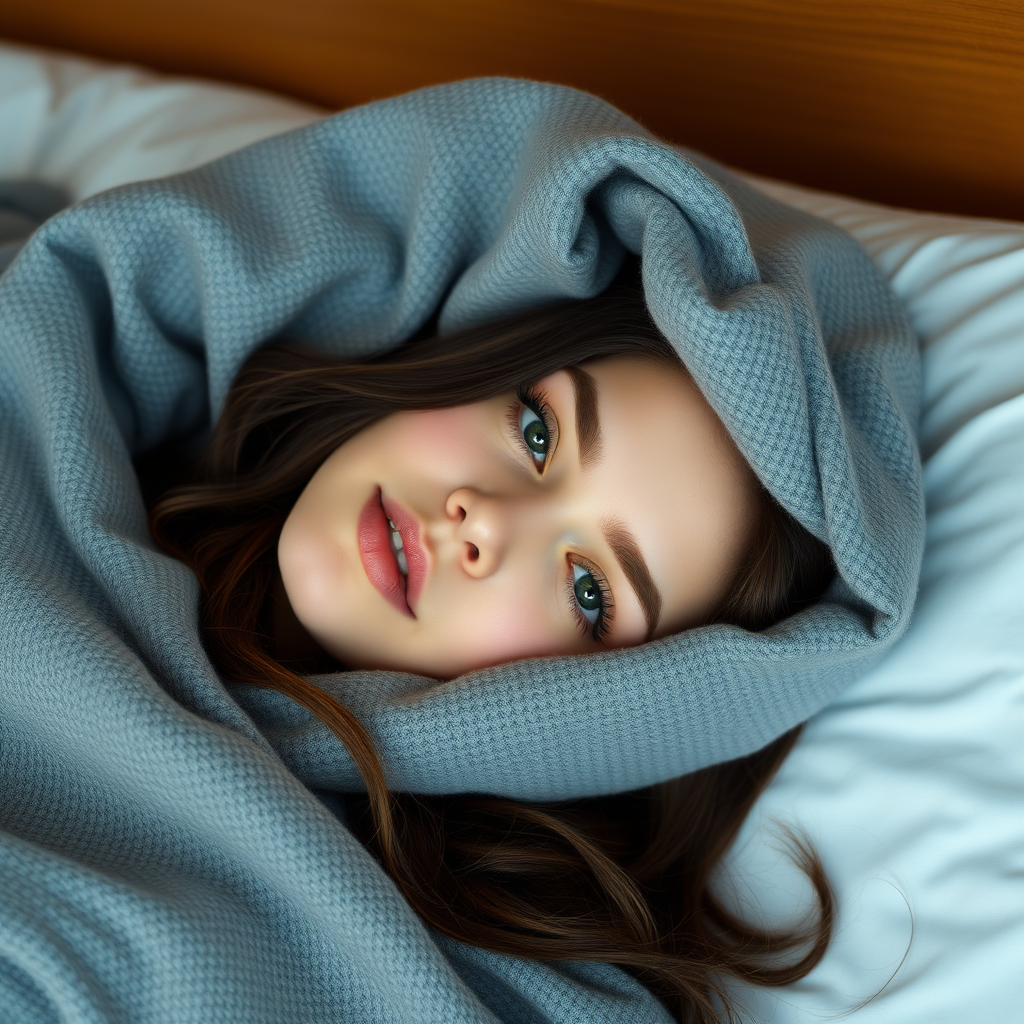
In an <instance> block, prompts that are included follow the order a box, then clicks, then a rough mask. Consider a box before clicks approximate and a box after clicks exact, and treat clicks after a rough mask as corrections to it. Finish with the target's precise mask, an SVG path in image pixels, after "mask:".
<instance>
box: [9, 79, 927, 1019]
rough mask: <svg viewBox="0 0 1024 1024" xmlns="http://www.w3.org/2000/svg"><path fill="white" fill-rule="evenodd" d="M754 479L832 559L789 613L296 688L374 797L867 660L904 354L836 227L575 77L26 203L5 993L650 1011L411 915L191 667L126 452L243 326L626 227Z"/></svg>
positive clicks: (875, 633) (682, 717) (205, 380)
mask: <svg viewBox="0 0 1024 1024" xmlns="http://www.w3.org/2000/svg"><path fill="white" fill-rule="evenodd" d="M630 252H632V253H636V254H639V255H640V257H641V259H642V267H643V280H644V288H645V292H646V295H647V299H648V303H649V306H650V309H651V312H652V314H653V315H654V317H655V319H656V321H657V322H658V324H659V326H660V327H661V329H662V331H663V332H664V334H665V335H666V337H668V338H669V340H670V341H671V342H672V343H673V344H674V345H675V346H676V347H677V349H678V351H679V352H680V354H681V355H682V356H683V358H684V360H685V361H686V363H687V365H688V367H689V368H690V370H691V372H692V374H693V376H694V378H695V379H696V380H697V382H698V383H699V384H700V386H701V388H702V389H703V391H704V392H705V394H706V395H707V397H708V399H709V400H710V401H711V403H712V405H713V406H714V408H715V409H716V410H717V412H718V413H719V415H720V416H721V417H722V419H723V420H724V421H725V423H726V424H727V426H728V427H729V429H730V431H731V432H732V434H733V436H734V438H735V439H736V441H737V444H738V445H739V447H740V448H741V450H742V451H743V452H744V454H745V455H746V456H747V458H748V459H749V461H750V462H751V464H752V465H753V466H754V468H755V470H756V471H757V473H758V475H759V476H760V477H761V479H762V480H763V481H764V482H765V483H766V484H767V485H768V486H769V488H770V489H771V490H772V492H773V493H774V494H775V495H776V497H777V498H778V499H779V500H780V501H782V502H783V504H785V505H786V507H787V508H789V510H790V511H791V512H792V513H793V514H794V515H796V516H797V518H798V519H800V521H801V522H802V523H804V525H805V526H807V527H808V528H809V529H810V530H811V531H812V532H814V533H815V534H816V535H817V536H819V537H821V538H822V539H824V540H826V541H827V542H828V543H829V544H830V546H831V548H832V551H833V554H834V556H835V560H836V563H837V566H838V569H839V575H838V578H837V580H836V582H835V583H834V584H833V586H832V588H831V589H830V591H829V593H828V594H827V595H826V599H825V600H823V601H822V602H821V603H820V604H819V605H818V606H816V607H815V608H813V609H809V610H806V611H804V612H802V613H800V614H799V615H797V616H794V617H793V618H791V619H789V620H787V621H786V622H783V623H780V624H779V625H778V626H776V627H774V628H772V629H770V630H768V631H766V632H765V633H762V634H758V635H751V634H748V633H745V632H743V631H741V630H738V629H735V628H731V627H726V626H715V627H708V628H705V629H701V630H695V631H692V632H690V633H687V634H681V635H679V636H675V637H668V638H665V639H663V640H660V641H656V642H654V643H651V644H648V645H645V646H643V647H640V648H635V649H632V650H628V651H615V652H609V653H607V654H601V655H591V656H587V657H586V658H580V657H576V658H557V659H543V660H534V661H526V662H519V663H516V664H513V665H507V666H500V667H497V668H493V669H488V670H484V671H481V672H477V673H474V674H472V675H470V676H466V677H463V678H460V679H457V680H453V681H450V682H446V683H437V682H436V681H433V680H428V679H423V678H419V677H415V676H410V675H401V674H397V673H384V672H350V673H341V674H337V675H333V676H322V677H318V679H317V682H318V685H321V686H322V687H323V688H324V689H326V690H328V691H329V692H331V693H333V694H334V695H336V696H337V697H339V699H341V700H342V701H344V702H345V703H346V704H347V705H348V706H349V707H350V708H352V710H353V711H355V712H356V713H357V714H358V715H359V716H360V717H361V718H362V719H363V721H364V722H365V723H366V724H367V726H368V727H369V729H370V731H371V733H372V735H373V737H374V739H375V742H376V744H377V746H378V749H379V751H380V752H381V754H382V755H383V756H384V758H385V760H386V762H387V764H388V765H389V767H390V769H391V773H392V774H391V779H392V783H393V785H394V786H395V787H396V788H403V789H408V790H414V791H419V792H434V793H437V792H462V791H483V792H489V793H497V794H504V795H509V796H513V797H520V798H533V799H555V798H563V797H571V796H582V795H592V794H599V793H606V792H613V791H621V790H625V789H631V788H634V787H637V786H641V785H646V784H649V783H652V782H656V781H659V780H663V779H666V778H670V777H672V776H675V775H679V774H682V773H684V772H687V771H691V770H694V769H696V768H700V767H702V766H704V765H707V764H711V763H715V762H717V761H721V760H724V759H728V758H732V757H736V756H739V755H742V754H745V753H748V752H750V751H753V750H755V749H758V748H759V747H761V746H763V745H764V744H765V743H767V742H769V741H770V740H772V739H773V738H775V737H777V736H778V735H780V734H781V733H782V732H784V731H786V730H787V729H789V728H790V727H792V726H793V725H795V724H796V723H798V722H801V721H803V720H805V719H806V718H808V717H809V716H810V715H812V714H813V713H814V712H815V711H817V710H818V709H819V708H821V707H822V706H824V705H825V704H826V703H827V702H828V701H829V700H830V699H831V698H832V697H833V696H835V695H836V694H837V693H838V692H840V691H841V690H842V688H843V687H844V686H845V685H846V684H847V683H848V682H849V681H850V680H852V679H854V678H856V677H857V676H859V675H861V674H862V673H863V672H864V671H866V669H867V668H868V667H869V666H871V665H872V664H874V663H875V662H877V660H878V659H879V658H880V657H881V655H882V654H883V653H884V652H885V651H886V650H887V649H888V648H889V647H890V646H891V644H892V643H893V642H894V641H895V640H896V639H897V638H898V637H899V636H900V635H901V634H902V633H903V631H904V630H905V629H906V626H907V623H908V621H909V617H910V613H911V609H912V605H913V600H914V595H915V592H916V586H917V576H918V571H919V566H920V558H921V550H922V544H923V524H924V512H923V500H922V486H921V472H920V462H919V457H918V452H917V445H916V424H917V416H918V404H919V389H920V366H919V356H918V352H917V345H916V342H915V340H914V338H913V335H912V333H911V331H910V329H909V327H908V325H907V322H906V319H905V317H904V314H903V312H902V310H901V309H900V307H899V305H898V303H897V302H896V300H895V298H894V297H893V295H892V294H891V293H890V291H889V290H888V288H887V286H886V285H885V283H884V282H883V281H882V279H881V278H880V276H879V275H878V273H877V272H876V271H875V269H874V268H873V266H872V265H871V263H870V262H869V260H868V259H867V257H866V256H865V255H864V253H863V252H862V251H861V250H860V249H859V248H858V246H857V245H856V243H854V242H853V241H852V239H850V238H849V237H848V236H846V235H845V234H844V233H842V232H841V231H838V230H837V229H835V228H832V227H830V226H828V225H826V224H825V223H823V222H821V221H818V220H816V219H814V218H812V217H810V216H808V215H805V214H801V213H798V212H796V211H795V210H792V209H790V208H787V207H784V206H782V205H781V204H779V203H776V202H774V201H773V200H770V199H768V198H766V197H765V196H763V195H759V194H757V193H755V192H753V191H752V190H751V189H750V188H749V187H747V186H745V185H744V184H742V183H741V182H739V181H738V180H737V179H736V178H735V177H733V176H732V175H730V174H729V173H728V172H727V171H725V170H724V169H722V168H720V167H718V166H717V165H715V164H713V163H712V162H710V161H708V160H706V159H705V158H702V157H700V156H698V155H696V154H692V153H686V152H682V151H680V150H677V149H674V148H672V147H669V146H667V145H665V144H663V143H661V142H659V141H658V140H657V139H655V138H653V137H652V136H650V135H649V134H648V133H647V132H645V131H644V130H643V129H642V128H640V127H639V126H638V125H636V124H635V123H634V122H633V121H631V120H630V119H629V118H627V117H625V116H624V115H623V114H621V113H620V112H618V111H616V110H614V109H613V108H611V107H609V106H608V105H606V104H604V103H603V102H601V101H599V100H597V99H596V98H594V97H591V96H588V95H586V94H583V93H579V92H575V91H573V90H569V89H565V88H561V87H555V86H547V85H542V84H538V83H528V82H517V81H511V80H478V81H472V82H463V83H457V84H455V85H450V86H443V87H439V88H435V89H429V90H423V91H421V92H417V93H413V94H410V95H408V96H405V97H400V98H398V99H395V100H389V101H385V102H382V103H378V104H372V105H369V106H366V107H362V108H357V109H355V110H352V111H349V112H346V113H344V114H340V115H338V116H336V117H332V118H328V119H326V120H324V121H321V122H318V123H316V124H313V125H311V126H309V127H308V128H303V129H300V130H298V131H295V132H291V133H289V134H287V135H283V136H279V137H277V138H273V139H269V140H267V141H265V142H262V143H259V144H257V145H255V146H252V147H250V148H248V149H246V150H243V151H241V152H239V153H235V154H232V155H230V156H228V157H225V158H223V159H221V160H219V161H216V162H215V163H212V164H209V165H207V166H205V167H203V168H200V169H198V170H196V171H192V172H189V173H187V174H183V175H179V176H176V177H174V178H168V179H162V180H158V181H153V182H146V183H142V184H137V185H129V186H125V187H123V188H119V189H116V190H113V191H111V192H108V193H105V194H102V195H100V196H97V197H95V198H94V199H91V200H89V201H87V202H85V203H83V204H80V205H78V206H75V207H72V208H70V209H68V210H65V211H64V212H62V213H60V214H58V215H57V216H55V217H53V218H52V219H50V220H49V221H47V222H46V223H45V224H44V225H43V227H42V228H41V229H40V230H39V231H37V232H36V233H35V234H34V235H33V237H32V239H31V240H30V241H29V243H28V244H27V245H26V246H25V248H24V249H23V250H22V251H21V253H20V255H19V256H18V257H17V259H15V260H14V262H13V263H12V264H11V265H10V266H9V268H8V269H7V270H6V272H4V273H3V276H2V277H0V558H2V561H0V571H2V587H0V786H2V805H0V828H2V832H0V1007H2V1008H3V1019H4V1020H6V1019H8V1018H9V1019H11V1020H12V1021H19V1022H20V1021H27V1022H37V1021H38V1022H43V1021H46V1022H50V1021H58V1020H61V1021H64V1020H73V1021H76V1022H78V1021H81V1022H94V1021H95V1022H100V1021H103V1022H113V1021H119V1022H120V1021H132V1022H135V1021H139V1022H142V1021H146V1022H149V1021H151V1022H153V1024H157V1022H160V1024H167V1022H171V1021H173V1022H179V1021H180V1022H196V1024H199V1022H203V1024H206V1022H210V1021H232V1022H234V1021H239V1022H241V1021H246V1022H250V1021H259V1022H264V1021H265V1022H281V1024H285V1022H287V1024H297V1022H301V1021H310V1022H313V1021H316V1022H318V1024H322V1022H326V1021H339V1022H340V1021H344V1022H352V1024H368V1022H370V1021H374V1022H378V1021H387V1022H395V1024H416V1022H420V1021H423V1022H426V1021H445V1022H453V1021H459V1022H462V1021H466V1022H469V1021H473V1022H476V1021H495V1020H500V1021H510V1022H511V1021H515V1022H520V1021H522V1022H527V1021H529V1022H540V1021H564V1022H575V1021H580V1020H586V1021H588V1022H602V1021H608V1022H612V1021H615V1022H626V1021H638V1022H639V1021H643V1022H645V1024H646V1022H653V1021H659V1020H668V1019H669V1017H668V1015H667V1013H666V1011H665V1010H664V1009H663V1008H662V1007H661V1006H660V1005H659V1004H657V1003H656V1002H655V1001H654V1000H653V997H651V996H650V995H649V994H648V993H647V992H646V991H645V990H644V989H643V988H642V987H641V986H639V985H638V984H637V983H636V982H634V981H633V980H632V979H631V978H629V977H628V976H626V975H625V974H623V973H622V972H620V971H618V970H616V969H614V968H610V967H604V966H601V965H578V964H562V965H545V964H537V963H526V962H522V961H519V960H515V959H512V958H509V957H503V956H498V955H493V954H488V953H483V952H481V951H478V950H473V949H469V948H466V947H462V946H459V945H458V944H456V943H453V942H451V941H449V940H447V939H444V938H442V937H439V936H438V935H436V934H433V933H432V932H430V931H429V930H428V929H427V928H426V927H425V926H424V925H423V924H422V923H421V922H420V921H419V919H418V918H417V917H416V916H415V915H414V914H413V913H412V912H411V911H410V910H409V908H408V907H407V906H406V904H405V903H404V901H403V899H402V898H401V897H400V895H399V894H398V892H397V890H396V888H395V887H394V885H393V884H392V883H391V882H390V880H389V879H388V878H387V877H386V876H385V875H384V874H383V872H382V871H381V870H380V869H379V868H378V867H377V865H376V863H375V862H374V861H373V860H372V858H371V857H370V856H369V854H368V853H367V852H366V850H365V849H364V848H363V847H362V846H361V845H360V844H359V843H358V842H357V841H356V840H355V839H354V838H353V837H352V835H351V834H350V833H349V832H348V831H347V829H346V828H345V824H344V814H343V810H342V803H341V801H340V800H339V799H338V797H337V795H336V794H342V793H344V792H346V791H352V790H356V789H358V788H359V787H360V782H359V778H358V775H357V773H356V772H355V769H354V766H353V764H352V762H351V760H350V759H349V757H348V755H347V753H346V752H345V751H344V749H343V748H342V747H341V745H340V744H339V743H338V742H337V740H336V739H335V738H334V737H333V735H332V734H330V733H329V732H328V731H327V730H326V728H325V727H324V726H322V724H321V723H320V722H319V721H318V720H311V719H310V716H309V715H308V714H307V713H306V712H305V711H304V710H303V709H301V708H299V707H297V706H295V705H294V704H292V703H291V702H290V701H288V699H287V698H285V697H282V696H281V695H279V694H276V693H273V692H268V691H263V690H259V689H256V688H252V687H247V686H241V685H238V684H233V683H232V682H231V680H224V679H220V678H219V677H218V675H217V673H216V672H215V671H214V670H213V668H212V666H211V665H210V663H209V661H208V659H207V658H206V655H205V653H204V650H203V646H202V643H201V639H200V636H199V632H198V598H199V594H198V586H197V583H196V581H195V579H194V577H193V576H192V575H191V573H190V572H189V571H188V570H187V569H186V568H185V567H184V566H183V565H181V564H180V563H177V562H175V561H174V560H172V559H170V558H168V557H167V556H165V555H164V554H162V553H160V552H159V551H158V550H157V549H156V548H155V545H154V544H153V542H152V541H151V539H150V538H149V536H148V533H147V530H146V517H145V509H144V507H143V503H142V499H141V496H140V492H139V485H138V480H137V478H136V476H135V473H134V471H133V468H132V461H131V459H132V457H133V456H134V455H137V454H139V453H142V452H145V451H147V450H149V449H151V448H153V447H154V446H155V445H157V444H159V443H161V442H163V441H166V440H168V439H169V438H173V437H179V436H180V437H184V436H201V435H202V432H203V431H204V430H205V429H207V428H208V426H209V423H210V421H211V419H213V418H215V417H216V415H217V413H218V411H219V409H220V408H221V406H222V404H223V401H224V397H225V394H226V392H227V389H228V387H229V385H230V383H231V380H232V378H233V376H234V374H235V372H236V371H237V369H238V367H239V366H240V365H241V363H242V361H243V360H244V359H245V357H246V356H247V355H248V354H249V353H250V352H251V351H253V350H254V349H255V348H256V347H258V346H259V345H260V344H261V343H263V342H264V341H266V340H267V339H269V338H271V337H275V336H280V335H287V336H289V337H296V338H301V339H303V340H305V341H306V342H308V343H310V344H313V345H316V346H318V347H321V348H323V349H327V350H330V351H332V352H336V353H339V354H344V355H346V356H350V357H359V356H364V355H367V354H371V353H375V352H379V351H382V350H385V349H387V348H389V347H392V346H395V345H398V344H400V343H401V342H402V341H403V340H405V339H406V338H408V337H410V336H411V335H412V334H414V333H415V332H416V331H417V330H418V329H419V328H420V327H421V326H422V325H423V324H424V323H426V322H427V321H428V320H429V319H430V317H431V316H432V315H433V314H434V313H435V311H438V310H439V311H440V317H439V323H440V328H441V330H442V332H445V331H449V330H452V329H454V328H457V327H461V326H464V325H467V324H470V323H473V322H477V321H480V320H483V319H486V318H490V317H492V316H495V315H497V314H500V313H504V312H507V311H510V310H512V309H515V308H520V307H523V306H527V305H531V304H537V303H541V302H545V301H548V300H551V299H553V298H557V297H568V296H577V297H584V296H590V295H593V294H596V293H598V292H599V291H601V290H602V289H603V288H604V287H605V286H606V285H607V284H608V283H609V282H610V280H611V279H612V277H613V276H614V275H615V273H616V271H617V270H618V269H619V267H620V266H621V264H622V261H623V259H624V258H625V256H626V254H627V253H630Z"/></svg>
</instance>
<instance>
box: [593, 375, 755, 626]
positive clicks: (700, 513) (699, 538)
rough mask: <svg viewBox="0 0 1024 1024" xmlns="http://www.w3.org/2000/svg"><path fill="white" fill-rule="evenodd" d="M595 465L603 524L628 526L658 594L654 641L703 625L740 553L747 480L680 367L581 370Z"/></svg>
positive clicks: (747, 518)
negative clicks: (588, 379) (590, 403)
mask: <svg viewBox="0 0 1024 1024" xmlns="http://www.w3.org/2000/svg"><path fill="white" fill-rule="evenodd" d="M583 369H585V370H586V371H587V372H588V373H589V374H590V375H591V376H592V377H593V378H594V381H595V384H596V385H597V403H598V415H599V419H600V426H601V440H602V449H601V457H600V459H599V460H597V462H596V463H595V464H594V465H593V467H592V468H591V469H589V470H587V475H588V476H590V477H592V480H591V482H592V484H593V485H594V487H595V491H596V493H597V494H598V495H600V499H599V504H600V505H601V506H602V509H603V515H604V516H605V517H608V516H613V517H616V518H619V519H621V520H622V521H623V522H624V523H625V524H627V525H628V527H629V528H630V530H631V531H632V532H633V533H634V535H635V536H636V539H637V541H638V543H639V545H640V549H641V551H642V552H643V554H644V557H645V559H646V561H647V563H648V566H649V567H650V570H651V573H652V575H653V576H654V580H655V583H656V584H657V585H658V588H659V590H660V591H661V593H662V596H663V599H664V604H663V615H662V627H661V628H659V630H658V633H659V634H665V633H668V632H672V631H673V630H676V629H679V628H683V627H684V626H685V625H688V624H692V622H695V621H697V620H698V619H700V618H701V617H702V615H703V614H704V613H705V612H707V611H708V610H709V609H710V607H711V606H712V605H713V604H715V603H717V601H718V600H719V599H720V598H721V597H722V596H723V588H724V586H725V585H726V584H727V581H728V579H729V577H730V575H731V572H732V571H733V569H734V568H735V566H736V565H737V563H738V562H739V559H740V558H741V557H742V555H743V553H744V551H745V549H746V543H747V538H748V536H749V531H750V527H751V525H752V515H753V508H754V493H755V492H754V487H755V486H756V483H755V480H754V477H753V473H752V472H751V470H750V468H749V467H748V465H747V463H746V462H745V460H744V459H743V457H742V455H741V454H740V453H739V451H738V450H737V449H736V447H735V445H734V444H733V442H732V440H731V438H730V437H729V434H728V432H727V431H726V430H725V428H724V426H723V425H722V423H721V421H720V420H719V419H718V417H717V416H716V415H715V413H714V411H713V410H712V408H711V406H710V405H709V404H708V403H707V401H706V400H705V398H704V396H703V395H702V394H701V392H700V390H699V389H698V388H697V386H696V385H695V384H694V383H693V381H692V380H691V379H690V377H689V375H688V374H687V373H686V372H685V371H684V370H683V369H682V367H679V366H674V365H672V364H670V363H668V362H666V361H661V360H655V359H651V358H644V357H635V356H629V357H614V358H610V359H604V360H600V361H595V362H593V363H588V364H586V365H585V366H584V367H583Z"/></svg>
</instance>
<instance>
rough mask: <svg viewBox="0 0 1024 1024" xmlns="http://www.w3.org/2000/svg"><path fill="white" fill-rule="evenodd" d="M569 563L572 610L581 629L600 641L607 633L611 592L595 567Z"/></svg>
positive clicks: (611, 604) (611, 605)
mask: <svg viewBox="0 0 1024 1024" xmlns="http://www.w3.org/2000/svg"><path fill="white" fill-rule="evenodd" d="M571 564H572V587H571V589H572V602H573V612H574V614H575V615H576V618H577V621H579V622H580V627H581V629H582V630H583V631H584V632H585V633H586V632H589V633H590V635H591V636H592V637H593V638H594V639H595V640H596V641H598V642H599V643H600V641H601V640H603V639H604V637H605V636H606V635H607V634H608V628H609V619H610V612H611V609H612V607H613V603H612V599H611V593H610V591H609V590H608V585H607V584H606V583H605V581H604V579H603V578H602V577H601V576H600V575H599V574H598V572H597V570H596V569H591V568H589V567H588V566H585V565H579V564H578V563H577V562H573V563H571ZM588 626H589V627H590V628H589V629H588V628H587V627H588Z"/></svg>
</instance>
